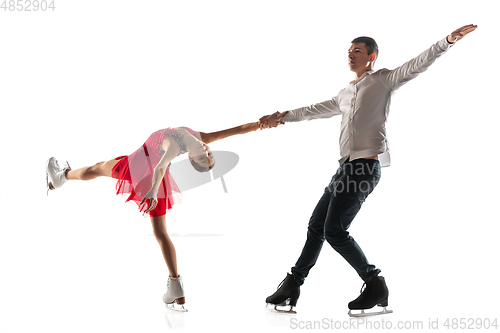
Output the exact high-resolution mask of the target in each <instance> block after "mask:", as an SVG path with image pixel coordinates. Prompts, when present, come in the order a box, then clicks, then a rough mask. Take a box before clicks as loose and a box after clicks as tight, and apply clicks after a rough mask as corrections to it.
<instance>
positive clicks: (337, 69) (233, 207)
mask: <svg viewBox="0 0 500 333" xmlns="http://www.w3.org/2000/svg"><path fill="white" fill-rule="evenodd" d="M55 6H56V9H55V11H47V12H9V11H6V12H5V11H0V64H1V71H0V112H1V114H2V117H1V122H0V126H1V127H0V130H1V131H0V138H1V141H0V144H1V153H2V157H1V163H0V171H1V172H0V209H1V211H0V269H1V271H0V332H2V333H4V332H6V333H7V332H9V333H10V332H69V331H70V332H90V331H92V332H118V331H120V332H138V331H139V330H142V331H144V332H151V333H152V332H165V331H166V330H169V329H172V328H182V329H184V330H186V331H196V332H204V331H211V330H214V329H217V328H223V329H225V328H234V329H237V330H239V331H252V332H254V331H257V330H259V331H276V330H290V329H291V328H290V323H291V322H290V318H293V317H289V316H283V315H276V314H273V313H269V312H266V311H264V303H265V302H264V300H265V297H267V296H268V295H270V294H271V293H273V292H274V291H275V289H276V287H277V286H278V284H279V282H280V281H281V280H282V279H283V278H284V277H285V275H286V272H287V271H289V270H290V267H291V266H292V265H293V264H294V263H295V260H296V259H297V258H298V256H299V254H300V251H301V249H302V246H303V244H304V241H305V236H306V228H307V222H308V219H309V216H310V214H311V212H312V211H313V209H314V206H315V204H316V202H317V200H318V199H319V198H320V196H321V194H322V192H323V189H324V187H325V186H326V185H327V184H328V182H329V180H330V178H331V177H332V175H333V174H334V172H335V170H336V169H337V167H338V162H337V159H338V158H339V157H340V156H339V152H338V136H339V127H340V125H339V124H340V117H334V118H331V119H327V120H316V121H311V122H302V123H294V124H286V125H284V126H281V127H279V128H277V129H272V130H266V131H258V132H255V133H249V134H247V135H244V136H238V137H232V138H230V139H227V140H223V141H220V142H216V143H213V144H212V145H211V148H212V149H213V150H227V151H232V152H235V153H237V154H238V155H239V156H240V162H239V164H238V165H237V166H236V168H235V169H233V170H232V171H231V172H230V173H229V174H227V175H226V176H225V180H226V184H227V187H228V191H229V193H227V194H226V193H224V192H223V190H222V185H221V183H220V181H213V182H211V183H209V184H207V185H205V186H203V187H200V188H196V189H193V190H190V191H187V192H185V193H184V198H183V203H182V204H181V205H177V206H176V207H175V209H174V210H173V211H171V212H170V213H168V214H167V225H168V227H167V229H168V230H169V233H170V234H171V235H172V239H173V241H174V243H175V245H176V249H177V254H178V260H179V272H180V274H181V275H182V276H183V278H184V283H185V287H186V292H187V298H186V299H187V307H188V308H189V312H188V313H184V314H180V313H173V312H170V311H168V310H166V309H165V308H164V306H163V304H162V301H161V296H162V294H163V292H164V288H165V285H166V282H167V276H168V272H167V269H166V266H165V264H164V261H163V258H162V256H161V252H160V249H159V247H158V244H157V243H156V241H155V239H154V237H153V236H152V232H151V226H150V222H149V220H148V219H147V218H143V217H142V216H141V215H140V214H139V213H138V212H137V209H136V208H135V206H133V205H131V204H130V205H129V204H124V203H123V199H122V198H120V197H117V196H116V195H115V194H114V183H113V181H112V180H111V179H97V180H94V181H92V182H86V183H83V182H76V181H75V182H69V183H67V184H66V185H65V186H64V187H63V188H62V189H61V190H58V191H53V192H51V193H50V195H49V197H46V196H45V179H44V178H45V170H44V165H45V161H46V160H47V158H48V157H50V156H56V157H57V158H58V159H59V160H60V161H62V162H64V161H66V160H67V161H69V162H70V164H71V166H72V167H73V169H75V168H78V167H82V166H86V165H91V164H94V163H96V162H100V161H103V160H109V159H112V158H115V157H116V156H119V155H125V154H130V153H131V152H133V151H134V150H135V149H137V148H138V147H139V145H141V144H142V143H143V142H144V140H145V139H146V138H147V137H148V135H149V134H150V133H151V132H153V131H155V130H157V129H160V128H165V127H176V126H188V127H191V128H193V129H194V130H197V131H203V132H210V131H217V130H221V129H225V128H229V127H233V126H237V125H240V124H244V123H248V122H254V121H257V120H258V119H259V118H260V117H261V116H263V115H265V114H269V113H273V112H275V111H276V110H280V111H285V110H287V109H293V108H297V107H301V106H305V105H310V104H314V103H317V102H322V101H324V100H326V99H329V98H331V97H332V96H334V95H336V94H337V93H338V92H339V91H340V90H341V89H342V88H343V87H344V86H345V85H346V84H347V83H348V82H349V81H350V80H352V79H353V73H351V72H350V71H349V70H348V67H347V49H348V48H349V46H350V41H351V40H352V39H353V38H355V37H358V36H361V35H368V36H371V37H373V38H375V39H376V40H377V42H378V45H379V48H380V55H379V59H378V61H377V63H376V68H377V69H379V68H384V67H387V68H394V67H397V66H399V65H401V64H403V63H404V62H405V61H407V60H410V59H411V58H413V57H415V56H417V55H418V54H419V53H420V52H422V51H424V50H425V49H427V48H428V47H429V46H431V45H432V44H434V43H435V42H437V41H438V40H440V39H442V38H444V37H445V36H446V35H447V34H449V33H451V32H452V31H453V30H455V29H456V28H459V27H461V26H463V25H466V24H469V23H474V24H477V25H478V26H479V28H478V29H477V30H476V31H475V32H473V33H471V34H470V35H468V36H467V37H466V38H465V39H463V40H462V41H460V42H459V43H457V45H455V46H454V47H453V48H451V49H450V50H449V51H448V52H447V53H446V54H445V55H443V56H442V57H441V58H440V59H438V60H437V62H436V63H435V64H434V65H432V67H431V68H430V69H429V70H428V71H427V72H426V73H424V74H422V75H421V76H419V77H418V78H417V79H415V80H414V81H412V82H410V83H408V84H407V85H405V86H404V87H402V88H401V89H400V90H399V91H398V92H397V93H396V94H395V95H394V98H393V103H392V106H391V115H390V118H389V122H388V135H389V139H390V143H391V155H392V165H391V167H389V168H384V169H383V170H382V179H381V182H380V183H379V185H378V186H377V188H376V190H375V191H374V192H373V193H372V195H371V196H370V197H369V199H368V200H367V201H366V203H365V204H364V206H363V209H362V210H361V211H360V213H359V214H358V216H357V217H356V219H355V221H354V222H353V224H352V226H351V228H350V231H351V234H352V235H353V236H354V237H355V239H356V240H357V241H358V243H359V244H360V245H361V247H362V248H363V250H364V251H365V253H366V254H367V257H368V259H369V260H370V262H372V263H374V264H375V265H377V267H380V268H381V269H382V274H383V275H384V276H385V277H386V280H387V283H388V286H389V289H390V293H391V294H390V303H389V304H390V308H392V309H393V310H394V314H393V315H390V316H385V317H383V318H376V317H375V318H373V319H372V324H376V325H377V324H378V325H381V320H382V319H384V320H385V321H389V322H391V325H392V327H395V326H396V325H397V323H398V322H399V321H411V322H419V321H421V322H422V323H423V325H424V328H427V327H428V322H429V320H436V319H438V320H439V325H442V324H444V322H445V320H446V318H467V319H468V318H472V319H475V318H490V319H492V320H493V318H495V316H498V313H499V311H498V310H499V308H498V301H497V300H498V297H499V293H498V258H497V256H498V251H499V246H498V232H499V227H498V222H499V218H498V216H497V214H496V213H497V206H498V203H497V202H498V198H499V195H498V188H499V185H500V184H499V181H498V171H497V170H498V161H499V158H498V153H497V150H496V148H497V145H498V120H499V117H498V112H499V108H498V103H497V101H496V99H497V97H498V83H497V80H496V78H495V76H496V71H497V63H498V57H499V54H500V52H499V51H500V48H499V46H498V45H499V43H498V34H497V29H498V26H497V24H496V16H495V14H494V13H496V8H497V6H496V4H495V2H494V1H473V2H470V3H467V4H463V2H461V1H457V2H453V1H419V2H412V3H406V2H401V1H351V2H348V1H344V2H342V3H340V2H337V1H307V2H306V1H182V2H181V1H154V0H148V1H116V0H115V1H94V0H88V1H69V0H64V1H63V0H59V1H57V0H56V2H55ZM184 158H185V157H184ZM174 177H175V175H174ZM361 284H362V281H361V279H359V277H358V276H357V275H356V273H355V271H354V270H353V269H352V268H351V267H350V266H349V265H348V264H347V263H346V262H345V261H344V260H343V259H342V258H341V257H340V256H339V255H338V254H337V253H335V251H333V250H332V249H331V248H330V246H329V245H328V244H327V243H325V246H324V247H323V252H322V254H321V256H320V258H319V260H318V263H317V265H316V266H315V267H314V269H313V270H312V271H311V274H310V275H309V277H308V279H307V280H306V283H305V284H304V286H303V287H302V289H301V291H302V294H301V297H300V299H299V303H298V308H297V309H298V311H299V314H298V315H297V316H296V317H294V318H296V319H295V320H297V321H304V323H305V321H322V320H323V319H324V318H328V319H332V320H335V321H347V320H348V316H347V314H346V312H347V303H348V302H349V301H351V300H352V299H354V298H355V297H357V296H358V292H359V288H360V287H361ZM468 320H469V319H468ZM467 323H469V322H468V321H467ZM304 325H305V324H304ZM361 327H363V326H361ZM323 328H324V327H323ZM360 331H361V329H360ZM419 331H423V330H419Z"/></svg>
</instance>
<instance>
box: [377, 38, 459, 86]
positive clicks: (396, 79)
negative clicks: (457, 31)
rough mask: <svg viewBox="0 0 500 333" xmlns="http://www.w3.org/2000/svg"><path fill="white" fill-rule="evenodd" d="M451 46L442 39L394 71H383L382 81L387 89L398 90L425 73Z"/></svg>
mask: <svg viewBox="0 0 500 333" xmlns="http://www.w3.org/2000/svg"><path fill="white" fill-rule="evenodd" d="M452 45H453V44H450V43H448V41H447V39H446V38H443V39H442V40H440V41H439V42H437V43H436V44H434V45H432V46H431V47H430V48H429V49H427V50H425V51H424V52H422V53H421V54H420V55H419V56H418V57H416V58H413V59H412V60H410V61H408V62H406V63H404V64H403V65H402V66H399V67H398V68H396V69H393V70H390V71H389V70H388V71H385V72H384V73H383V74H382V75H381V77H382V81H383V82H384V84H385V85H386V86H387V87H388V88H390V89H394V90H395V89H398V88H399V87H401V86H402V85H403V84H405V83H406V82H408V81H410V80H412V79H414V78H416V77H417V76H418V74H420V73H423V72H425V71H426V70H427V68H429V67H430V65H432V64H433V63H434V61H436V59H437V58H439V57H440V56H441V55H442V54H444V53H445V52H446V51H447V50H448V49H449V48H450V47H451V46H452Z"/></svg>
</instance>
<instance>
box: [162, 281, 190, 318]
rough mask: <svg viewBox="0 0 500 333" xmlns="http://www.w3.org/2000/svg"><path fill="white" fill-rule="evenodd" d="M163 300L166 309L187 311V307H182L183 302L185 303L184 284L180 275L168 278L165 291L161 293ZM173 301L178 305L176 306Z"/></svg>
mask: <svg viewBox="0 0 500 333" xmlns="http://www.w3.org/2000/svg"><path fill="white" fill-rule="evenodd" d="M163 302H165V305H166V307H167V309H170V310H176V311H183V312H187V309H185V308H184V303H186V299H185V298H184V285H183V284H182V278H181V277H180V276H179V277H176V278H173V277H169V278H168V282H167V292H166V293H165V295H163ZM175 303H177V304H179V305H180V307H176V306H175Z"/></svg>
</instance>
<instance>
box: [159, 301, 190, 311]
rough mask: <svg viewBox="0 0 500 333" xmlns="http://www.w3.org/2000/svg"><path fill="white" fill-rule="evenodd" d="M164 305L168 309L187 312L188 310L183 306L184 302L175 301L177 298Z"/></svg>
mask: <svg viewBox="0 0 500 333" xmlns="http://www.w3.org/2000/svg"><path fill="white" fill-rule="evenodd" d="M176 304H177V305H176ZM165 306H166V307H167V309H169V310H173V311H179V312H188V310H187V309H186V308H185V307H184V303H182V304H179V303H177V300H175V301H173V302H172V303H165Z"/></svg>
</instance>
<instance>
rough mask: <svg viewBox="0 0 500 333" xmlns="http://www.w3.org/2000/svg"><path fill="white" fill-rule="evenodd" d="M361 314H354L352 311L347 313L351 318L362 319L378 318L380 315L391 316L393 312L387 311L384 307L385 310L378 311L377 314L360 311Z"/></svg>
mask: <svg viewBox="0 0 500 333" xmlns="http://www.w3.org/2000/svg"><path fill="white" fill-rule="evenodd" d="M355 311H357V310H355ZM360 311H361V312H359V313H352V310H349V312H348V313H347V314H348V315H349V316H350V317H354V318H360V317H370V316H378V315H384V314H389V313H392V312H393V311H392V310H387V307H385V306H384V309H383V310H382V311H376V312H365V310H360Z"/></svg>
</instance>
